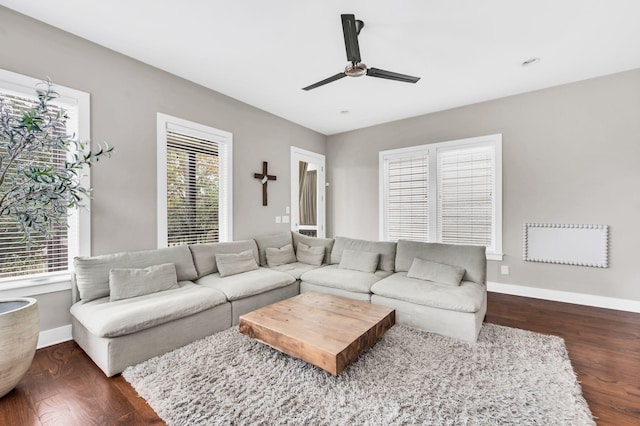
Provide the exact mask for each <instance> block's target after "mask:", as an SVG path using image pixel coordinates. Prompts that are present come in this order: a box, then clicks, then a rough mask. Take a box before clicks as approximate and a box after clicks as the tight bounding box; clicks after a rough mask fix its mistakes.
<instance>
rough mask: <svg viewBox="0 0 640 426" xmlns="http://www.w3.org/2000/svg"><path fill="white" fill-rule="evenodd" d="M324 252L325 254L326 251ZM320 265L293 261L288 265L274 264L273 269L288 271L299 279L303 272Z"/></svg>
mask: <svg viewBox="0 0 640 426" xmlns="http://www.w3.org/2000/svg"><path fill="white" fill-rule="evenodd" d="M323 250H324V249H323ZM322 254H323V255H324V251H323V253H322ZM320 266H321V265H309V264H308V263H303V262H293V263H287V264H286V265H280V266H274V267H272V268H271V269H274V270H276V271H280V272H286V273H287V274H289V275H291V276H292V277H293V278H295V279H297V280H299V279H300V277H301V276H302V274H304V273H305V272H307V271H311V270H313V269H318V268H320Z"/></svg>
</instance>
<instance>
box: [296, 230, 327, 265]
mask: <svg viewBox="0 0 640 426" xmlns="http://www.w3.org/2000/svg"><path fill="white" fill-rule="evenodd" d="M291 236H292V238H293V248H294V249H295V250H297V249H298V243H302V244H306V245H307V246H309V247H324V260H323V262H322V263H323V264H325V265H328V264H329V263H331V249H332V248H333V244H334V239H333V238H316V237H310V236H308V235H304V234H301V233H299V232H293V231H292V232H291Z"/></svg>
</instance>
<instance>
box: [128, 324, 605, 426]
mask: <svg viewBox="0 0 640 426" xmlns="http://www.w3.org/2000/svg"><path fill="white" fill-rule="evenodd" d="M122 375H123V376H124V378H125V379H126V380H127V381H129V382H130V383H131V384H132V385H133V387H134V388H135V389H136V391H137V392H138V394H139V395H140V396H142V397H143V398H144V399H146V400H147V401H148V403H149V405H151V407H152V408H153V409H154V410H155V411H156V413H158V415H159V416H160V417H161V418H162V419H164V420H165V421H166V422H167V423H168V424H169V425H211V424H256V423H262V424H305V425H316V424H318V425H319V424H331V425H334V424H335V425H347V424H350V425H351V424H380V425H388V424H434V425H454V424H477V425H495V424H501V425H503V424H518V425H527V424H536V425H592V424H594V422H593V420H592V417H591V412H590V411H589V408H588V406H587V404H586V402H585V400H584V398H583V396H582V389H581V388H580V385H579V383H578V381H577V379H576V376H575V374H574V372H573V369H572V367H571V363H570V361H569V358H568V356H567V351H566V348H565V346H564V341H563V340H562V339H561V338H559V337H554V336H545V335H541V334H536V333H532V332H528V331H524V330H517V329H513V328H508V327H502V326H498V325H493V324H485V325H484V326H483V328H482V331H481V333H480V338H479V340H478V342H477V343H476V344H469V343H464V342H461V341H458V340H455V339H451V338H448V337H443V336H439V335H437V334H432V333H427V332H422V331H418V330H414V329H411V328H408V327H405V326H401V325H396V326H394V327H393V328H392V329H391V330H389V331H388V332H387V333H386V334H385V336H384V337H383V338H382V339H381V340H379V341H378V343H377V344H376V345H375V346H374V347H373V348H371V349H370V350H369V351H368V352H366V353H364V354H363V355H361V356H360V358H358V359H357V360H356V361H355V362H354V363H353V364H351V365H350V366H349V367H347V368H346V369H345V371H344V372H343V373H342V374H340V375H339V376H338V377H334V376H332V375H331V374H329V373H327V372H325V371H323V370H321V369H319V368H316V367H314V366H311V365H309V364H307V363H305V362H304V361H301V360H297V359H294V358H291V357H289V356H287V355H283V354H281V353H280V352H278V351H276V350H274V349H272V348H270V347H267V346H265V345H263V344H260V343H257V342H255V341H253V340H251V339H250V338H248V337H246V336H244V335H242V334H240V333H239V332H238V331H237V327H233V328H231V329H228V330H225V331H222V332H220V333H217V334H215V335H213V336H209V337H207V338H205V339H203V340H200V341H197V342H194V343H192V344H190V345H188V346H185V347H183V348H180V349H177V350H175V351H173V352H170V353H167V354H165V355H162V356H159V357H156V358H153V359H151V360H149V361H146V362H144V363H142V364H139V365H136V366H134V367H129V368H127V369H126V370H125V371H124V373H122Z"/></svg>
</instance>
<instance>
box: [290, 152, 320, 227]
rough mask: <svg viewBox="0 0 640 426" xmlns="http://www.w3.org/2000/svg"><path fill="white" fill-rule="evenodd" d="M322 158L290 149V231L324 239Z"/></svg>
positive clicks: (314, 154) (312, 153)
mask: <svg viewBox="0 0 640 426" xmlns="http://www.w3.org/2000/svg"><path fill="white" fill-rule="evenodd" d="M325 182H326V177H325V156H324V155H322V154H318V153H315V152H312V151H307V150H305V149H302V148H296V147H295V146H292V147H291V230H292V231H296V232H300V233H301V234H305V235H309V236H311V237H319V238H324V237H325V232H326V231H325V189H326V185H325Z"/></svg>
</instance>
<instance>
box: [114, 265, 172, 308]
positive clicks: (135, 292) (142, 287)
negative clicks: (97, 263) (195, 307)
mask: <svg viewBox="0 0 640 426" xmlns="http://www.w3.org/2000/svg"><path fill="white" fill-rule="evenodd" d="M178 287H179V286H178V274H177V273H176V265H175V264H173V263H164V264H162V265H154V266H149V267H148V268H142V269H138V268H114V269H111V270H110V271H109V293H110V294H109V301H110V302H113V301H116V300H121V299H129V298H131V297H136V296H144V295H145V294H151V293H157V292H159V291H165V290H171V289H172V288H178Z"/></svg>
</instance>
